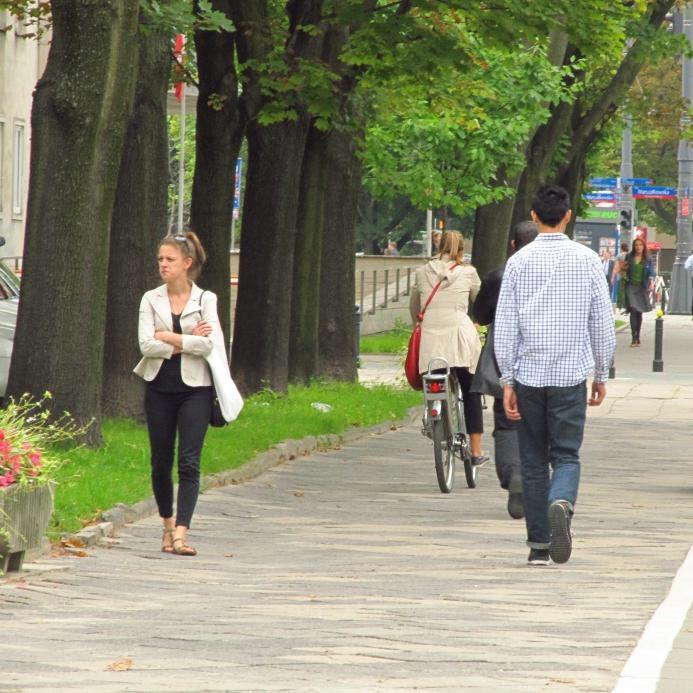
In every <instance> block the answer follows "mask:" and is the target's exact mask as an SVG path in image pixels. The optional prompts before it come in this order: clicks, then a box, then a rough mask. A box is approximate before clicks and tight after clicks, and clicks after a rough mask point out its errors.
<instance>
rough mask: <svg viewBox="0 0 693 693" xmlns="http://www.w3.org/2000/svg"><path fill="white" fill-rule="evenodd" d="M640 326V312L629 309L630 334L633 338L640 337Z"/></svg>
mask: <svg viewBox="0 0 693 693" xmlns="http://www.w3.org/2000/svg"><path fill="white" fill-rule="evenodd" d="M641 327H642V313H641V312H639V311H637V310H633V309H632V308H631V309H630V335H631V337H632V338H633V339H640V328H641Z"/></svg>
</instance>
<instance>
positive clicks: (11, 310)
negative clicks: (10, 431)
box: [0, 260, 19, 397]
mask: <svg viewBox="0 0 693 693" xmlns="http://www.w3.org/2000/svg"><path fill="white" fill-rule="evenodd" d="M18 307H19V279H18V277H17V275H16V274H15V273H14V272H13V271H12V270H11V269H10V268H9V267H8V266H7V265H6V264H5V263H4V262H3V261H2V260H0V397H4V396H5V390H6V389H7V376H8V375H9V372H10V359H11V358H12V345H13V344H14V331H15V328H16V326H17V308H18Z"/></svg>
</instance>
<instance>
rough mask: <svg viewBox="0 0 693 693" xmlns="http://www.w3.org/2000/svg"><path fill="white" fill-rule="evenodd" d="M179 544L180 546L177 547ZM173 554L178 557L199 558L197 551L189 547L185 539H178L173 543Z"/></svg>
mask: <svg viewBox="0 0 693 693" xmlns="http://www.w3.org/2000/svg"><path fill="white" fill-rule="evenodd" d="M177 544H178V546H177ZM171 548H172V549H173V553H175V554H176V556H197V551H196V550H195V549H193V547H192V546H188V545H187V544H186V543H185V540H184V539H181V538H180V537H176V538H175V539H174V540H173V542H172V547H171Z"/></svg>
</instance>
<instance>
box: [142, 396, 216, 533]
mask: <svg viewBox="0 0 693 693" xmlns="http://www.w3.org/2000/svg"><path fill="white" fill-rule="evenodd" d="M144 411H145V413H146V415H147V428H148V429H149V444H150V447H151V460H152V488H153V490H154V498H156V503H157V506H158V508H159V515H160V516H161V517H163V518H167V517H171V516H172V515H173V477H172V472H173V457H174V447H175V443H176V431H177V432H178V502H177V504H176V525H183V526H184V527H190V522H191V520H192V515H193V511H194V510H195V504H196V503H197V496H198V494H199V492H200V455H201V453H202V444H203V443H204V440H205V434H206V433H207V426H208V425H209V417H210V416H211V413H212V388H211V387H196V388H194V389H193V390H189V391H188V392H157V391H156V390H154V389H153V388H151V387H147V391H146V394H145V397H144Z"/></svg>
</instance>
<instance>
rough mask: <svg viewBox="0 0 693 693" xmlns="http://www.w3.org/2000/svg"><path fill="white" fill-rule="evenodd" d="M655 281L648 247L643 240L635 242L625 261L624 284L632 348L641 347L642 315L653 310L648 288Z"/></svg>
mask: <svg viewBox="0 0 693 693" xmlns="http://www.w3.org/2000/svg"><path fill="white" fill-rule="evenodd" d="M652 279H654V270H653V269H652V264H651V263H650V262H649V260H648V257H647V246H646V245H645V241H643V240H642V238H636V239H635V240H634V241H633V248H632V250H631V252H630V253H628V255H626V259H625V272H624V276H623V282H624V284H625V287H626V293H625V296H626V298H625V309H626V310H627V311H628V313H629V314H630V335H631V342H630V345H631V346H632V347H639V346H640V330H641V328H642V314H643V313H649V312H650V311H651V310H652V304H651V303H650V297H649V295H648V288H649V285H650V281H651V280H652Z"/></svg>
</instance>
